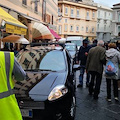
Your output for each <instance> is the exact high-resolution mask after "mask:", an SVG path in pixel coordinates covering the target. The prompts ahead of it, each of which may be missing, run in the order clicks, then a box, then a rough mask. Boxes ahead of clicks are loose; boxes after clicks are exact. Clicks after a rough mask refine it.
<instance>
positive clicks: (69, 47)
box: [65, 45, 76, 51]
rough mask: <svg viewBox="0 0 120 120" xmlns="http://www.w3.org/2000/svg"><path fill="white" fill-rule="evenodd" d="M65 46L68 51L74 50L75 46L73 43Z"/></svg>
mask: <svg viewBox="0 0 120 120" xmlns="http://www.w3.org/2000/svg"><path fill="white" fill-rule="evenodd" d="M65 48H66V49H67V50H70V51H75V48H76V47H75V46H74V45H66V46H65Z"/></svg>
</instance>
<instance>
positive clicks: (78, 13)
mask: <svg viewBox="0 0 120 120" xmlns="http://www.w3.org/2000/svg"><path fill="white" fill-rule="evenodd" d="M77 17H79V9H77Z"/></svg>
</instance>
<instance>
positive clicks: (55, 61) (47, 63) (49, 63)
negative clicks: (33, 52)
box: [39, 50, 65, 71]
mask: <svg viewBox="0 0 120 120" xmlns="http://www.w3.org/2000/svg"><path fill="white" fill-rule="evenodd" d="M39 69H44V70H53V71H54V70H55V71H60V70H65V59H64V56H63V53H62V52H61V51H57V50H54V51H51V52H48V53H47V54H46V55H45V56H44V58H43V59H42V61H41V63H40V66H39Z"/></svg>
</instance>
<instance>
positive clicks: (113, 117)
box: [75, 71, 120, 120]
mask: <svg viewBox="0 0 120 120" xmlns="http://www.w3.org/2000/svg"><path fill="white" fill-rule="evenodd" d="M78 76H79V71H78V72H77V73H76V79H77V84H78ZM84 77H86V76H84ZM85 82H86V81H85V79H84V85H83V88H77V89H76V97H77V106H76V117H75V120H120V103H119V102H115V100H114V98H112V102H107V101H106V82H105V78H104V77H103V80H102V84H101V90H100V94H99V99H98V100H94V99H93V97H92V96H90V95H89V94H88V88H86V85H85ZM119 94H120V91H119ZM112 96H113V95H112ZM119 96H120V95H119ZM119 100H120V97H119Z"/></svg>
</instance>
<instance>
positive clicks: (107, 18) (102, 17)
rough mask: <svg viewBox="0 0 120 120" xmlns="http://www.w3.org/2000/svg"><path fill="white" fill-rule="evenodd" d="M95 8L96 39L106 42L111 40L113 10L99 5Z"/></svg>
mask: <svg viewBox="0 0 120 120" xmlns="http://www.w3.org/2000/svg"><path fill="white" fill-rule="evenodd" d="M97 7H98V11H97V39H98V40H104V41H105V42H107V41H109V40H110V39H111V32H112V12H113V10H112V9H111V8H109V7H106V6H104V5H101V4H97Z"/></svg>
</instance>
